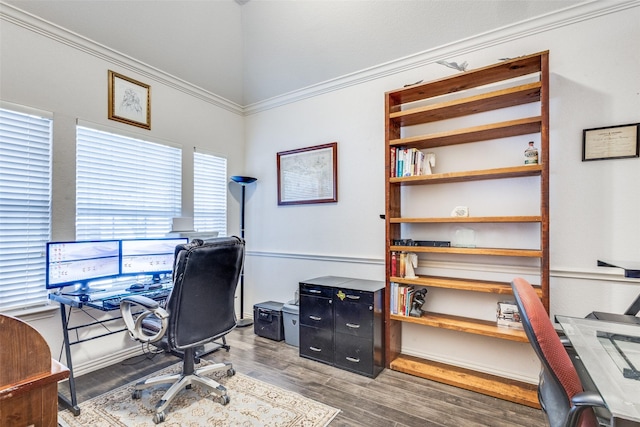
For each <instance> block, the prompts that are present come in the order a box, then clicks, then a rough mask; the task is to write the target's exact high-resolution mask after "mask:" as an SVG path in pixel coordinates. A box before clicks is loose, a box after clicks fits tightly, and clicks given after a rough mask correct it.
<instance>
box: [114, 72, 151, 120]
mask: <svg viewBox="0 0 640 427" xmlns="http://www.w3.org/2000/svg"><path fill="white" fill-rule="evenodd" d="M108 99H109V119H110V120H115V121H118V122H122V123H126V124H129V125H133V126H137V127H140V128H144V129H151V86H149V85H147V84H144V83H141V82H139V81H137V80H134V79H131V78H129V77H126V76H123V75H122V74H118V73H116V72H115V71H111V70H109V94H108Z"/></svg>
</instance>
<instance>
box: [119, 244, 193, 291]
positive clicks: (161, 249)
mask: <svg viewBox="0 0 640 427" xmlns="http://www.w3.org/2000/svg"><path fill="white" fill-rule="evenodd" d="M188 242H189V239H187V238H186V237H171V238H160V239H123V240H121V241H120V245H121V246H120V251H121V255H122V274H123V275H125V274H128V275H142V274H145V275H151V276H152V281H153V282H154V283H157V282H159V281H160V275H162V274H170V273H172V272H173V261H174V256H175V249H176V246H178V245H183V244H186V243H188Z"/></svg>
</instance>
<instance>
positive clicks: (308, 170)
mask: <svg viewBox="0 0 640 427" xmlns="http://www.w3.org/2000/svg"><path fill="white" fill-rule="evenodd" d="M277 164H278V205H300V204H306V203H331V202H337V201H338V143H337V142H331V143H329V144H323V145H316V146H314V147H307V148H299V149H297V150H290V151H281V152H280V153H278V154H277Z"/></svg>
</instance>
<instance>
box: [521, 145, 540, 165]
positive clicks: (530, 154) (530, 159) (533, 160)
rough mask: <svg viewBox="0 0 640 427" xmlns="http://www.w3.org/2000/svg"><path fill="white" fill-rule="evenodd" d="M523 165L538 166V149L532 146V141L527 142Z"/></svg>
mask: <svg viewBox="0 0 640 427" xmlns="http://www.w3.org/2000/svg"><path fill="white" fill-rule="evenodd" d="M524 164H525V165H537V164H538V149H537V148H536V147H534V146H533V141H529V146H528V147H527V149H526V150H524Z"/></svg>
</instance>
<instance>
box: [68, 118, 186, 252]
mask: <svg viewBox="0 0 640 427" xmlns="http://www.w3.org/2000/svg"><path fill="white" fill-rule="evenodd" d="M181 192H182V150H181V149H179V148H176V147H171V146H168V145H162V144H156V143H153V142H148V141H143V140H140V139H134V138H129V137H125V136H121V135H116V134H112V133H108V132H102V131H97V130H94V129H90V128H86V127H82V126H78V127H77V154H76V239H77V240H85V239H108V238H119V239H124V238H134V237H137V238H139V237H164V236H165V235H166V234H167V233H168V232H169V231H171V221H172V218H174V217H176V216H180V212H181V209H182V206H181Z"/></svg>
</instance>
